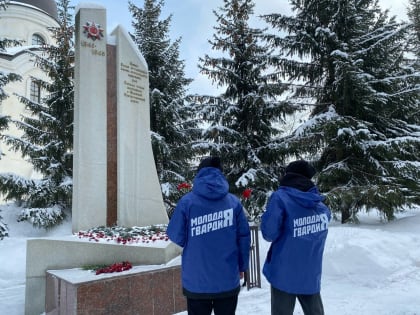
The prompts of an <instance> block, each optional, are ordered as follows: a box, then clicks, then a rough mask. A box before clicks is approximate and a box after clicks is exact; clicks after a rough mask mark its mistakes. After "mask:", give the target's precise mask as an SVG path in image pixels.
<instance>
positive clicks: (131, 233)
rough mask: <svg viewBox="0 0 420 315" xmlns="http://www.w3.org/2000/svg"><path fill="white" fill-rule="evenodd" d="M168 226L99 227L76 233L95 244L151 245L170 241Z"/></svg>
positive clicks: (80, 237)
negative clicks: (167, 233)
mask: <svg viewBox="0 0 420 315" xmlns="http://www.w3.org/2000/svg"><path fill="white" fill-rule="evenodd" d="M166 228H167V225H166V224H159V225H153V226H147V227H137V226H135V227H131V228H126V227H121V226H113V227H104V226H101V227H97V228H92V229H89V230H87V231H79V232H78V233H75V234H74V235H76V236H77V237H78V238H79V239H88V240H89V241H95V242H101V241H102V242H103V241H105V242H110V241H112V242H115V243H118V244H122V245H126V244H136V243H150V242H157V241H165V242H167V241H168V240H169V238H168V236H167V235H166Z"/></svg>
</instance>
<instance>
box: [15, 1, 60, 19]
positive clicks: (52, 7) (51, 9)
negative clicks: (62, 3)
mask: <svg viewBox="0 0 420 315" xmlns="http://www.w3.org/2000/svg"><path fill="white" fill-rule="evenodd" d="M13 2H14V3H16V4H19V3H22V4H27V5H30V6H32V7H36V8H38V9H40V10H42V11H44V12H46V13H47V14H48V15H50V16H51V17H53V18H54V19H56V20H57V18H58V12H57V3H56V2H55V0H13V1H11V2H10V3H13Z"/></svg>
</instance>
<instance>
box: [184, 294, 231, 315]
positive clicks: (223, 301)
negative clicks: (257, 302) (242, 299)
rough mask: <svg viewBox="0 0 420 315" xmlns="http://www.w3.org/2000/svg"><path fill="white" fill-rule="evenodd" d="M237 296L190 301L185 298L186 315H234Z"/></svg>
mask: <svg viewBox="0 0 420 315" xmlns="http://www.w3.org/2000/svg"><path fill="white" fill-rule="evenodd" d="M237 305H238V296H237V295H234V296H231V297H228V298H218V299H190V298H187V308H188V315H210V314H211V312H212V310H214V314H215V315H235V311H236V306H237Z"/></svg>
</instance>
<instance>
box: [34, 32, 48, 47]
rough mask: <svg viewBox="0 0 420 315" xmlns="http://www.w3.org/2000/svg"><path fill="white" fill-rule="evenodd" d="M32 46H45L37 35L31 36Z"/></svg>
mask: <svg viewBox="0 0 420 315" xmlns="http://www.w3.org/2000/svg"><path fill="white" fill-rule="evenodd" d="M32 45H39V46H42V45H45V40H44V39H43V38H42V37H41V36H39V35H38V34H34V35H32Z"/></svg>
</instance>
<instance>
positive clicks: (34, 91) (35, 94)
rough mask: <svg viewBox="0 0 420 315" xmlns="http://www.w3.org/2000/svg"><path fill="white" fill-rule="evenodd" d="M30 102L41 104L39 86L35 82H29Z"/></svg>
mask: <svg viewBox="0 0 420 315" xmlns="http://www.w3.org/2000/svg"><path fill="white" fill-rule="evenodd" d="M29 98H30V100H31V101H32V102H37V103H40V102H41V85H40V84H39V83H38V82H36V81H31V93H30V97H29Z"/></svg>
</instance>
